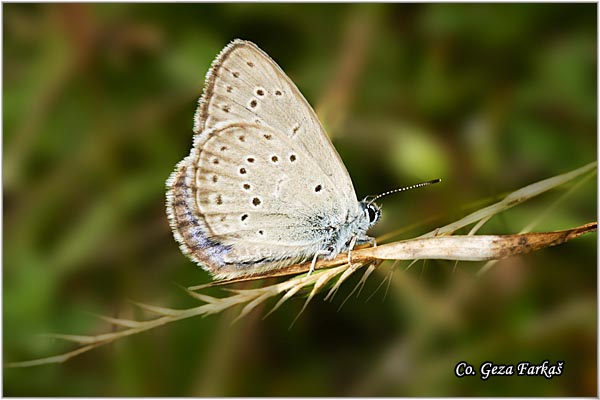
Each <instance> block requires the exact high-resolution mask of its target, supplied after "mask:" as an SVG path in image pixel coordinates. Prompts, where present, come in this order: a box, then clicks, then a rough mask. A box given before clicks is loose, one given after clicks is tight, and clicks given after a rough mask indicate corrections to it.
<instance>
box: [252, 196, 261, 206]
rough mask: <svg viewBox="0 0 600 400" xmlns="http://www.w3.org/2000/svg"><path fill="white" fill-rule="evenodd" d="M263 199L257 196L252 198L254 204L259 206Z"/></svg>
mask: <svg viewBox="0 0 600 400" xmlns="http://www.w3.org/2000/svg"><path fill="white" fill-rule="evenodd" d="M260 203H261V201H260V199H259V198H258V197H255V198H253V199H252V205H253V206H255V207H258V206H259V205H260Z"/></svg>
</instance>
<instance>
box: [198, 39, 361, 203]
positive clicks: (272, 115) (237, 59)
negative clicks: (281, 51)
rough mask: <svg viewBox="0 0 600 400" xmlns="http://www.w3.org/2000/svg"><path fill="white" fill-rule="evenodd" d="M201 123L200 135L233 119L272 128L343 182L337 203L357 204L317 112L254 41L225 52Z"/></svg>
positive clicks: (210, 80)
mask: <svg viewBox="0 0 600 400" xmlns="http://www.w3.org/2000/svg"><path fill="white" fill-rule="evenodd" d="M195 119H196V120H195V132H196V133H197V134H200V135H202V132H204V131H207V130H209V129H211V128H214V127H216V126H218V124H219V123H229V122H232V121H235V122H248V123H252V124H257V125H267V126H270V127H271V128H273V129H274V130H276V131H278V132H281V133H282V134H284V135H286V136H288V137H290V138H291V139H292V140H294V141H295V142H296V143H298V145H299V146H300V147H302V148H303V149H304V150H305V152H306V153H307V154H308V155H310V156H311V157H312V158H313V159H314V160H315V162H316V163H317V165H318V170H317V171H322V173H323V174H325V175H327V176H328V177H330V178H331V179H333V180H334V181H335V182H336V183H337V187H338V198H337V201H339V202H343V203H344V204H346V205H348V204H352V205H354V204H355V203H356V194H355V192H354V187H353V186H352V181H351V180H350V176H349V175H348V172H347V170H346V167H345V166H344V164H343V163H342V161H341V159H340V157H339V155H338V154H337V152H336V151H335V148H334V147H333V145H332V144H331V141H330V140H329V137H328V136H327V134H326V133H325V131H324V129H323V127H322V126H321V124H320V122H319V120H318V119H317V116H316V115H315V112H314V111H313V109H312V108H311V107H310V105H309V104H308V102H307V101H306V100H305V99H304V96H302V94H301V93H300V91H299V90H298V88H297V87H296V85H294V83H293V82H292V81H291V80H290V79H289V78H288V77H287V75H286V74H285V73H284V72H283V71H282V70H281V68H280V67H279V66H278V65H277V64H276V63H275V62H274V61H273V60H272V59H271V58H270V57H269V56H268V55H267V54H266V53H264V52H263V51H262V50H260V49H259V48H258V47H256V46H255V45H254V44H253V43H250V42H246V41H241V40H236V41H234V42H232V43H231V44H229V45H228V46H227V47H226V48H225V49H223V51H222V52H221V54H219V56H218V57H217V59H216V60H215V61H214V63H213V65H212V67H211V69H210V71H209V73H208V75H207V83H206V87H205V90H204V95H203V96H202V99H201V100H200V104H199V107H198V110H197V112H196V118H195ZM201 142H202V141H201V140H200V141H199V143H201ZM313 173H314V172H313Z"/></svg>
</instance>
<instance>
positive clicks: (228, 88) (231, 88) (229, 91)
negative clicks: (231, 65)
mask: <svg viewBox="0 0 600 400" xmlns="http://www.w3.org/2000/svg"><path fill="white" fill-rule="evenodd" d="M225 90H226V91H227V93H231V92H232V91H233V86H231V85H227V87H226V88H225Z"/></svg>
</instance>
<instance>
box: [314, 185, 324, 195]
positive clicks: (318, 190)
mask: <svg viewBox="0 0 600 400" xmlns="http://www.w3.org/2000/svg"><path fill="white" fill-rule="evenodd" d="M322 189H323V186H321V185H317V186H315V192H316V193H319V192H320V191H321V190H322Z"/></svg>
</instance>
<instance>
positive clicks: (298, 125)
mask: <svg viewBox="0 0 600 400" xmlns="http://www.w3.org/2000/svg"><path fill="white" fill-rule="evenodd" d="M299 130H300V124H296V125H294V127H293V128H292V134H294V135H295V134H296V133H298V131H299Z"/></svg>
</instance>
